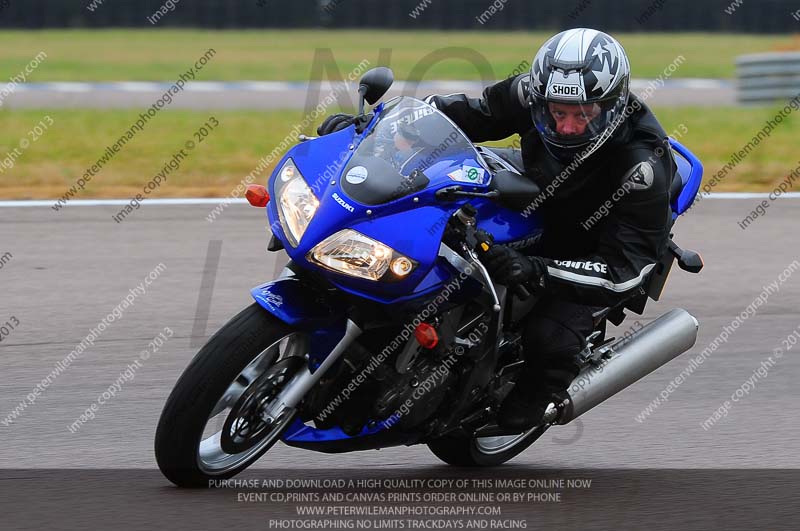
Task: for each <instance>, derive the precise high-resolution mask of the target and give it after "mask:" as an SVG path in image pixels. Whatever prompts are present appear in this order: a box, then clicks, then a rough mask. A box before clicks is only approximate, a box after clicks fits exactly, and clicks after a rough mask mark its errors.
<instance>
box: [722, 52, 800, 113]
mask: <svg viewBox="0 0 800 531" xmlns="http://www.w3.org/2000/svg"><path fill="white" fill-rule="evenodd" d="M736 73H737V78H738V80H737V93H736V96H737V99H738V101H739V103H743V104H763V103H773V102H775V101H777V100H787V99H791V98H793V97H795V96H796V95H797V93H798V92H800V52H774V53H759V54H751V55H742V56H740V57H737V58H736Z"/></svg>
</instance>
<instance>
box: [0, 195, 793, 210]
mask: <svg viewBox="0 0 800 531" xmlns="http://www.w3.org/2000/svg"><path fill="white" fill-rule="evenodd" d="M768 198H769V193H768V192H763V193H754V192H717V193H714V194H709V195H707V196H704V197H703V200H705V199H768ZM784 198H785V199H800V192H787V193H785V194H782V195H781V196H780V199H784ZM55 202H56V200H55V199H46V200H41V199H36V200H22V201H0V207H7V208H21V207H50V206H53V204H54V203H55ZM128 203H130V199H73V200H72V201H70V202H69V203H67V205H66V206H62V207H61V208H62V209H67V208H69V207H73V206H76V207H89V206H121V205H127V204H128ZM220 203H233V204H236V203H245V204H246V203H247V200H246V199H242V198H240V199H230V198H228V197H175V198H167V199H147V200H145V201H142V203H141V205H143V206H147V205H153V206H156V205H161V206H170V205H217V204H220Z"/></svg>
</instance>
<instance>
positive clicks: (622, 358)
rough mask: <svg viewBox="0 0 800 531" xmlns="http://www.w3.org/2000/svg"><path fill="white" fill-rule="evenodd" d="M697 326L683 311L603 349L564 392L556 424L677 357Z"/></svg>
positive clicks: (673, 312)
mask: <svg viewBox="0 0 800 531" xmlns="http://www.w3.org/2000/svg"><path fill="white" fill-rule="evenodd" d="M698 327H699V323H698V322H697V319H695V318H694V317H693V316H692V315H691V314H690V313H689V312H687V311H686V310H683V309H680V308H676V309H674V310H670V311H669V312H667V313H665V314H664V315H662V316H661V317H659V318H658V319H656V320H655V321H653V322H652V323H650V324H648V325H647V326H645V327H644V328H642V329H641V330H639V331H638V332H636V333H634V334H633V335H632V336H630V337H628V338H625V339H620V340H619V341H616V342H615V343H612V344H611V345H609V346H607V347H603V348H604V350H606V353H605V355H604V357H603V358H602V359H600V361H599V362H598V363H597V364H596V365H590V366H588V367H586V368H584V369H583V370H582V371H581V373H580V374H579V375H578V376H577V378H575V379H574V380H573V381H572V383H571V384H570V386H569V388H568V389H567V394H568V395H569V398H568V399H567V400H565V402H564V403H562V404H563V408H562V407H559V409H563V410H562V412H561V414H560V415H559V418H558V420H557V421H556V422H557V423H558V424H566V423H568V422H571V421H573V420H575V419H576V418H578V417H580V416H581V415H583V414H584V413H586V412H587V411H589V410H590V409H592V408H593V407H595V406H596V405H598V404H600V403H602V402H605V401H606V400H608V399H609V398H611V397H612V396H614V395H615V394H617V393H619V392H620V391H622V390H623V389H625V388H626V387H628V386H630V385H632V384H633V383H635V382H636V381H638V380H639V379H641V378H643V377H645V376H647V375H648V374H650V373H651V372H653V371H654V370H656V369H658V368H659V367H661V366H662V365H664V364H666V363H667V362H669V361H671V360H673V359H675V358H676V357H678V356H680V355H681V354H683V353H684V352H686V351H687V350H689V349H690V348H692V346H694V344H695V341H697V329H698Z"/></svg>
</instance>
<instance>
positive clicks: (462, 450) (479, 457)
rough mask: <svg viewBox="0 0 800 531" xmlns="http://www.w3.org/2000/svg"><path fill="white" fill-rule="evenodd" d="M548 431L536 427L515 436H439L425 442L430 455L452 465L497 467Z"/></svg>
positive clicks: (544, 428)
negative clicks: (431, 453)
mask: <svg viewBox="0 0 800 531" xmlns="http://www.w3.org/2000/svg"><path fill="white" fill-rule="evenodd" d="M546 430H547V428H546V427H542V426H536V427H535V428H531V429H530V430H528V431H525V432H522V433H520V434H517V435H501V436H497V437H471V438H466V437H442V438H440V439H436V440H433V441H431V442H429V443H428V448H429V449H430V450H431V452H433V455H435V456H436V457H438V458H439V459H441V460H442V461H444V462H445V463H447V464H449V465H454V466H472V467H478V466H498V465H502V464H503V463H505V462H506V461H509V460H511V459H513V458H514V457H516V456H517V455H519V454H520V453H522V452H523V451H524V450H525V449H526V448H528V447H529V446H530V445H532V444H533V443H534V442H536V440H537V439H538V438H539V437H541V436H542V434H543V433H544V432H545V431H546Z"/></svg>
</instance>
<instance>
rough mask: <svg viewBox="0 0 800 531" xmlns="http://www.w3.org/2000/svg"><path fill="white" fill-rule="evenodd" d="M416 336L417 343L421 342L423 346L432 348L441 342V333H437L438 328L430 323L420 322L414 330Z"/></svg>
mask: <svg viewBox="0 0 800 531" xmlns="http://www.w3.org/2000/svg"><path fill="white" fill-rule="evenodd" d="M414 337H416V338H417V343H419V344H420V345H421V346H422V348H427V349H432V348H433V347H435V346H436V345H438V344H439V334H437V333H436V329H435V328H434V327H432V326H431V325H429V324H428V323H420V324H419V326H418V327H417V328H416V330H414Z"/></svg>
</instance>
